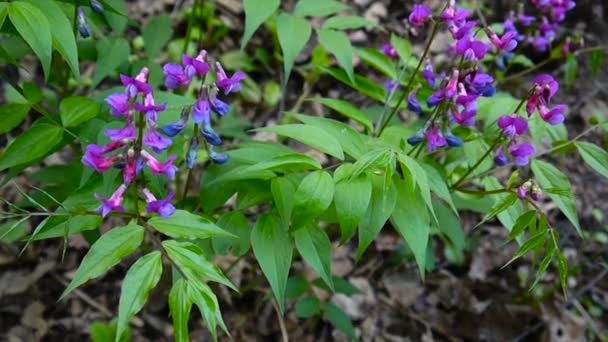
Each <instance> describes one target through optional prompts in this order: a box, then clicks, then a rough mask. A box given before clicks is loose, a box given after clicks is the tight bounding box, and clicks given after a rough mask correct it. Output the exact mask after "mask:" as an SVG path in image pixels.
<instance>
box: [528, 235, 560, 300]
mask: <svg viewBox="0 0 608 342" xmlns="http://www.w3.org/2000/svg"><path fill="white" fill-rule="evenodd" d="M554 255H555V246H553V244H549V246H547V250H546V251H545V257H544V258H543V260H542V261H541V263H540V265H539V266H538V269H537V270H536V275H535V276H534V278H535V279H534V283H532V286H530V289H533V288H535V287H536V285H537V284H538V282H539V281H540V280H541V279H542V277H543V275H545V273H546V272H547V268H549V264H550V263H551V260H553V256H554Z"/></svg>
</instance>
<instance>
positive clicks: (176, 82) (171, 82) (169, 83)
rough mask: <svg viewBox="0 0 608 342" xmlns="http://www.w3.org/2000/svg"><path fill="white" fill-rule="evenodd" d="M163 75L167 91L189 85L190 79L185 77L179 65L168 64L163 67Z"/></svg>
mask: <svg viewBox="0 0 608 342" xmlns="http://www.w3.org/2000/svg"><path fill="white" fill-rule="evenodd" d="M163 74H165V76H166V78H165V87H167V89H177V88H179V87H183V86H187V85H188V84H190V81H191V78H190V77H188V75H186V73H185V72H184V69H183V68H182V66H181V65H179V64H174V63H168V64H165V65H164V66H163Z"/></svg>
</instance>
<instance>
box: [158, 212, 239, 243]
mask: <svg viewBox="0 0 608 342" xmlns="http://www.w3.org/2000/svg"><path fill="white" fill-rule="evenodd" d="M148 223H149V224H150V225H151V226H152V227H154V228H155V229H156V230H158V231H159V232H161V233H163V234H165V235H168V236H170V237H172V238H176V239H190V240H195V239H207V238H210V237H215V236H223V237H232V238H234V237H236V236H234V235H232V234H230V233H228V232H227V231H225V230H223V229H222V228H220V227H218V226H216V225H215V224H214V223H213V222H211V221H209V220H208V219H206V218H203V217H201V216H198V215H195V214H192V213H190V212H188V211H185V210H180V209H178V210H176V211H175V214H173V215H171V216H170V217H169V218H167V219H164V218H162V217H160V216H154V217H152V218H151V219H150V220H148Z"/></svg>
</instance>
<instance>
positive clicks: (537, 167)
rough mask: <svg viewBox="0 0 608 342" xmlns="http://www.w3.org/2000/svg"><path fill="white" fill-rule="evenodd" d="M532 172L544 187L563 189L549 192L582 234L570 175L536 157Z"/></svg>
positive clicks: (533, 161)
mask: <svg viewBox="0 0 608 342" xmlns="http://www.w3.org/2000/svg"><path fill="white" fill-rule="evenodd" d="M532 172H533V173H534V176H536V179H537V180H538V182H539V183H540V185H541V187H542V188H543V189H551V188H557V189H560V190H562V191H563V193H561V194H555V193H548V195H549V197H551V199H552V200H553V202H555V204H557V206H558V207H559V209H560V210H561V211H562V212H563V213H564V215H566V217H567V218H568V220H570V222H571V223H572V224H573V225H574V228H576V231H577V232H578V234H579V235H581V236H582V235H583V233H582V231H581V226H580V223H579V221H578V216H577V214H576V205H575V204H574V200H573V198H574V195H573V194H572V186H571V185H570V181H568V177H566V175H564V174H563V173H562V172H561V171H560V170H558V169H557V168H556V167H555V166H553V165H551V164H549V163H547V162H544V161H542V160H536V159H534V160H532Z"/></svg>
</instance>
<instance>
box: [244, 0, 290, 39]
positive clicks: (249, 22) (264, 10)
mask: <svg viewBox="0 0 608 342" xmlns="http://www.w3.org/2000/svg"><path fill="white" fill-rule="evenodd" d="M280 4H281V1H280V0H243V7H244V9H245V33H243V40H242V41H241V49H243V48H245V46H247V43H248V42H249V39H251V37H252V36H253V34H254V33H255V31H256V30H257V29H258V27H260V25H262V23H263V22H265V21H266V19H268V17H270V16H271V15H272V14H273V13H274V12H276V10H277V9H278V8H279V5H280Z"/></svg>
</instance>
